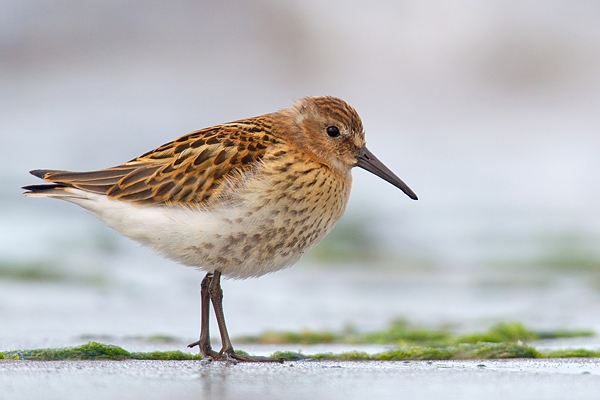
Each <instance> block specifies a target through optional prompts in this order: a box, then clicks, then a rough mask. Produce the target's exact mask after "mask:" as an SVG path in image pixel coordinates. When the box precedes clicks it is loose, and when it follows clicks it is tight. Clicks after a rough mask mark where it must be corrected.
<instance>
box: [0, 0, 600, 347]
mask: <svg viewBox="0 0 600 400" xmlns="http://www.w3.org/2000/svg"><path fill="white" fill-rule="evenodd" d="M599 20H600V4H599V3H597V2H593V1H582V2H568V1H542V0H539V1H538V0H527V1H516V0H486V1H468V0H461V1H453V2H437V1H416V0H401V1H399V0H388V1H385V0H382V1H368V2H367V1H335V0H331V1H328V0H319V1H316V0H314V1H313V0H311V1H294V0H283V1H282V0H277V1H275V0H264V1H255V2H244V1H230V0H226V1H223V0H219V1H198V2H192V1H179V0H175V1H170V2H161V1H138V0H135V1H128V2H120V1H111V0H108V1H107V0H102V1H39V0H38V1H28V0H20V1H15V0H4V1H3V2H2V3H1V5H0V139H1V143H2V146H1V150H0V154H1V156H0V181H1V182H2V184H1V185H0V349H3V348H4V349H6V348H17V347H33V346H42V345H44V346H46V345H48V346H54V345H65V344H70V343H74V342H80V341H81V340H80V339H81V338H82V337H85V336H86V335H91V336H98V335H113V336H119V337H124V336H135V335H148V334H155V333H158V334H165V335H173V336H176V337H181V338H182V340H190V341H191V340H194V338H195V336H196V332H197V329H198V326H199V319H198V312H199V305H198V296H199V293H198V286H199V283H200V279H201V278H202V276H203V275H202V274H201V273H198V272H196V271H194V270H193V269H190V268H185V267H182V266H179V265H176V264H175V263H173V262H171V261H168V260H165V259H162V258H161V257H159V256H157V255H155V254H153V253H152V251H150V250H148V249H145V248H142V247H140V246H139V245H137V244H136V243H134V242H132V241H130V240H128V239H125V238H122V237H120V236H119V235H118V234H116V233H115V232H113V231H111V230H110V229H109V228H106V227H105V226H104V225H103V224H102V223H100V222H99V221H97V220H95V219H94V218H93V217H91V216H89V215H87V214H86V213H85V212H84V211H83V210H82V209H79V208H77V207H76V206H74V205H72V204H68V203H63V202H59V201H53V200H49V199H29V198H24V197H23V196H22V195H21V190H20V189H19V188H20V186H23V185H26V184H33V183H37V180H36V178H34V177H33V176H30V175H28V172H27V171H29V170H30V169H35V168H55V169H67V170H93V169H99V168H104V167H108V166H112V165H116V164H119V163H121V162H123V161H126V160H129V159H131V158H134V157H136V156H137V155H139V154H142V153H143V152H145V151H147V150H150V149H152V148H155V147H157V146H158V145H160V144H163V143H165V142H168V141H170V140H172V139H174V138H176V137H178V136H180V135H183V134H185V133H187V132H189V131H192V130H196V129H200V128H203V127H206V126H210V125H213V124H217V123H221V122H226V121H231V120H235V119H239V118H244V117H250V116H254V115H259V114H263V113H267V112H271V111H274V110H276V109H279V108H284V107H288V106H289V105H290V104H291V102H292V101H293V100H295V99H298V98H301V97H303V96H306V95H325V94H327V95H334V96H338V97H341V98H343V99H344V100H346V101H347V102H349V103H350V104H351V105H353V106H354V107H355V108H356V109H357V110H358V112H359V113H360V115H361V117H362V119H363V123H364V126H365V129H366V133H367V142H368V145H369V148H370V149H371V151H373V153H375V154H376V155H377V156H378V157H379V158H380V159H381V160H383V161H384V162H385V163H386V164H387V165H388V166H389V167H390V168H391V169H392V170H394V171H395V172H396V173H397V174H398V175H399V176H400V177H401V178H402V179H403V180H405V182H407V183H408V184H409V186H411V188H412V189H413V190H414V191H415V192H416V193H417V194H418V195H419V201H418V202H413V201H410V200H409V199H408V198H407V197H406V196H405V195H404V194H402V193H401V192H400V191H398V190H397V189H395V188H394V187H392V186H391V185H389V184H387V183H385V182H384V181H382V180H380V179H377V178H376V177H374V176H372V175H370V174H368V173H367V172H365V171H362V170H356V171H354V187H353V193H352V197H351V200H350V203H349V205H348V209H347V212H346V215H345V216H344V218H343V220H342V221H341V222H340V224H339V225H338V227H336V229H335V230H334V232H332V234H331V235H330V236H329V237H328V238H327V239H326V240H325V241H324V242H323V243H322V244H321V245H319V246H318V247H317V248H315V249H314V250H313V251H312V252H311V254H309V255H308V257H306V258H305V259H304V260H303V261H302V262H301V263H300V264H299V265H297V266H295V267H294V268H292V269H289V270H286V271H282V272H278V273H276V274H273V275H269V276H266V277H262V278H260V279H258V280H248V281H226V282H225V283H224V290H225V308H226V315H227V317H228V323H229V326H230V332H232V334H233V336H235V335H236V334H247V333H256V332H259V331H262V330H264V329H268V328H273V329H301V328H312V329H325V328H328V329H341V328H342V327H343V326H344V325H345V324H348V323H350V324H353V325H354V326H356V327H358V328H359V329H363V330H369V329H377V328H380V327H382V326H384V325H386V324H387V323H388V322H389V320H390V319H392V318H396V317H402V318H406V319H407V320H409V321H410V322H411V323H414V324H422V325H430V326H439V325H441V324H446V325H448V324H450V325H452V326H455V327H456V329H459V330H460V329H472V328H479V327H485V326H488V325H489V324H490V323H493V322H498V321H519V322H523V323H525V324H527V325H528V326H532V327H536V328H589V329H595V330H596V332H600V313H598V308H599V307H600V249H599V246H598V243H600V241H599V240H600V209H599V207H598V204H599V200H600V180H599V179H598V172H599V171H600V134H599V133H600V73H599V71H600V29H598V21H599Z"/></svg>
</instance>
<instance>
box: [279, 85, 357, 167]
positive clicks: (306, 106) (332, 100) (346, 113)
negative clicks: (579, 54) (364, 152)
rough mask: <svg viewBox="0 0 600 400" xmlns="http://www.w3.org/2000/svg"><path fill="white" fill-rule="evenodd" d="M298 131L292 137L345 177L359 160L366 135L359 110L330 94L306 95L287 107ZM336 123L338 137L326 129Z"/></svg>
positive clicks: (287, 111)
mask: <svg viewBox="0 0 600 400" xmlns="http://www.w3.org/2000/svg"><path fill="white" fill-rule="evenodd" d="M282 112H285V113H287V114H288V115H289V117H290V119H291V120H292V121H293V122H294V123H295V125H296V126H295V129H289V128H288V129H286V131H287V132H297V133H296V135H295V137H294V138H293V140H294V141H295V142H296V143H297V144H298V145H299V146H300V147H303V148H306V149H308V150H309V151H310V152H311V153H312V154H314V155H315V156H316V158H318V159H319V160H320V161H321V162H323V163H325V164H326V165H327V166H329V167H330V168H331V169H333V170H334V171H336V172H337V173H338V174H340V175H342V176H347V175H349V171H350V169H351V168H352V167H354V166H355V165H356V163H357V157H358V154H359V151H360V149H361V148H362V147H363V146H364V145H365V134H364V129H363V125H362V121H361V119H360V117H359V116H358V113H357V112H356V110H355V109H354V108H352V107H351V106H350V105H349V104H348V103H346V102H345V101H343V100H341V99H338V98H336V97H331V96H321V97H305V98H303V99H301V100H298V101H297V102H295V103H294V105H293V106H292V107H291V108H290V109H287V110H282ZM332 126H335V127H336V128H338V130H339V133H340V134H339V136H337V137H331V136H329V135H328V134H327V128H328V127H332ZM298 131H299V132H298Z"/></svg>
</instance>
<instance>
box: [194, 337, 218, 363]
mask: <svg viewBox="0 0 600 400" xmlns="http://www.w3.org/2000/svg"><path fill="white" fill-rule="evenodd" d="M196 346H198V347H200V353H202V359H203V360H206V361H212V360H220V359H222V357H223V356H222V354H221V353H217V352H216V351H214V350H213V349H212V348H211V347H210V344H205V343H202V341H200V340H197V341H195V342H194V343H190V344H188V346H187V347H189V348H190V349H192V348H194V347H196Z"/></svg>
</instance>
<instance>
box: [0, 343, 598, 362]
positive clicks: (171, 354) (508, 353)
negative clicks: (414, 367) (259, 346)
mask: <svg viewBox="0 0 600 400" xmlns="http://www.w3.org/2000/svg"><path fill="white" fill-rule="evenodd" d="M237 353H239V354H248V353H246V352H243V351H237ZM271 357H273V358H281V359H284V360H287V361H298V360H313V361H406V360H477V359H507V358H569V357H583V358H592V357H600V351H593V350H587V349H563V350H551V351H548V352H541V351H538V350H536V349H535V348H534V347H531V346H528V345H526V344H523V343H520V342H517V343H514V342H505V343H489V342H479V343H462V344H459V345H456V346H440V347H432V346H400V347H397V348H394V349H390V350H387V351H384V352H381V353H376V354H368V353H366V352H362V351H349V352H343V353H337V354H336V353H317V354H312V355H304V354H302V353H297V352H291V351H280V352H275V353H273V354H272V355H271ZM3 358H8V359H13V360H35V361H57V360H113V361H122V360H158V361H167V360H169V361H172V360H200V359H201V358H202V357H201V356H200V355H199V354H191V353H185V352H182V351H179V350H176V351H153V352H129V351H127V350H125V349H123V348H121V347H119V346H114V345H110V344H102V343H97V342H88V343H86V344H83V345H81V346H74V347H63V348H57V349H34V350H14V351H6V352H4V353H0V359H3Z"/></svg>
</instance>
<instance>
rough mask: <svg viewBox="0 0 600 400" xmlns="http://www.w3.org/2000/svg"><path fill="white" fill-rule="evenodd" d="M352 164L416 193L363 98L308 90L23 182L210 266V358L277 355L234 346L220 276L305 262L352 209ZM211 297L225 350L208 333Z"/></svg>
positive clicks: (204, 334)
mask: <svg viewBox="0 0 600 400" xmlns="http://www.w3.org/2000/svg"><path fill="white" fill-rule="evenodd" d="M353 167H360V168H363V169H365V170H367V171H369V172H372V173H373V174H375V175H377V176H379V177H380V178H383V179H384V180H386V181H388V182H389V183H391V184H392V185H394V186H396V187H398V188H399V189H400V190H402V191H403V192H404V193H406V194H407V195H408V196H409V197H410V198H411V199H414V200H417V196H416V195H415V193H414V192H413V191H412V190H411V189H410V188H409V187H408V186H407V185H406V184H405V183H404V182H403V181H402V180H401V179H400V178H398V177H397V176H396V175H395V174H394V173H393V172H392V171H391V170H390V169H388V168H387V167H386V166H385V165H384V164H383V163H382V162H381V161H379V160H378V159H377V158H376V157H375V156H374V155H373V154H372V153H371V152H370V151H369V150H368V149H367V147H366V146H365V134H364V129H363V125H362V122H361V119H360V117H359V116H358V113H357V112H356V111H355V110H354V108H352V107H351V106H350V105H348V104H347V103H346V102H344V101H343V100H341V99H338V98H335V97H330V96H323V97H305V98H303V99H301V100H298V101H296V102H295V103H294V104H293V105H292V107H290V108H287V109H282V110H280V111H277V112H274V113H270V114H265V115H261V116H258V117H254V118H248V119H242V120H238V121H234V122H229V123H225V124H221V125H216V126H212V127H209V128H205V129H201V130H198V131H195V132H191V133H189V134H187V135H184V136H182V137H180V138H178V139H175V140H174V141H172V142H169V143H166V144H164V145H162V146H160V147H158V148H156V149H154V150H151V151H149V152H147V153H144V154H142V155H141V156H139V157H136V158H134V159H133V160H131V161H128V162H125V163H123V164H121V165H117V166H115V167H111V168H106V169H102V170H98V171H91V172H69V171H59V170H33V171H31V174H33V175H35V176H37V177H39V178H42V179H43V180H44V181H46V182H49V183H48V184H41V185H30V186H25V187H23V189H25V190H26V192H25V195H26V196H37V197H54V198H57V199H61V200H66V201H69V202H71V203H75V204H77V205H79V206H81V207H83V208H85V209H86V210H87V211H89V212H90V213H91V214H93V215H94V216H96V217H97V218H99V219H100V220H101V221H103V222H104V223H106V224H107V225H108V226H110V227H111V228H113V229H115V230H116V231H118V232H119V233H121V234H123V235H125V236H127V237H129V238H132V239H134V240H136V241H138V242H140V243H142V244H144V245H147V246H150V247H152V248H153V249H155V250H156V251H157V252H158V253H160V254H162V255H164V256H166V257H167V258H170V259H172V260H175V261H178V262H180V263H182V264H185V265H189V266H193V267H196V268H199V269H201V270H203V271H205V272H206V276H205V277H204V279H203V280H202V283H201V285H200V286H201V290H200V292H201V329H200V338H199V340H198V341H196V342H194V343H192V344H190V345H189V347H194V346H199V348H200V352H201V353H202V355H203V357H204V358H210V359H215V360H232V361H236V360H237V361H277V360H273V359H270V358H266V357H253V356H248V355H243V354H238V353H236V352H234V349H233V346H232V344H231V340H230V338H229V334H228V332H227V327H226V325H225V317H224V313H223V304H222V300H223V291H222V289H221V283H220V280H221V275H223V276H226V277H230V278H239V279H244V278H250V277H258V276H261V275H264V274H267V273H270V272H274V271H277V270H280V269H282V268H285V267H288V266H290V265H292V264H294V263H295V262H296V261H298V260H299V259H300V258H301V257H302V255H304V254H305V253H306V252H307V251H308V250H309V249H310V248H311V247H312V246H314V245H315V244H317V243H318V242H319V241H320V240H321V239H323V237H324V236H325V235H327V233H328V232H329V231H331V229H332V228H333V227H334V225H335V224H336V223H337V222H338V220H339V219H340V218H341V216H342V214H343V213H344V210H345V208H346V203H347V201H348V197H349V195H350V186H351V182H352V175H351V169H352V168H353ZM211 303H212V305H213V309H214V312H215V316H216V319H217V323H218V327H219V332H220V335H221V344H222V348H221V350H220V351H219V352H217V351H214V350H213V349H212V347H211V342H210V336H209V326H208V325H209V313H210V304H211Z"/></svg>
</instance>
